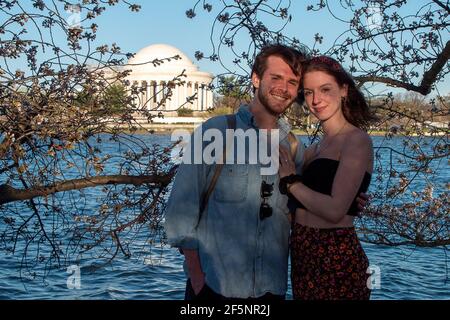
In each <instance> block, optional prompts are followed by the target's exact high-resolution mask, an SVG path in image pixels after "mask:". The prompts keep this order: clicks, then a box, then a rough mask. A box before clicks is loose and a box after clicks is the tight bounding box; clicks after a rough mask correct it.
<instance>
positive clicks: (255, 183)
mask: <svg viewBox="0 0 450 320" xmlns="http://www.w3.org/2000/svg"><path fill="white" fill-rule="evenodd" d="M302 60H303V55H302V54H301V53H300V52H298V51H297V50H294V49H292V48H289V47H286V46H282V45H272V46H268V47H266V48H264V49H262V50H261V52H260V53H259V54H258V56H257V57H256V59H255V63H254V66H253V69H252V75H251V77H252V78H251V80H252V83H253V87H254V98H253V100H252V101H251V102H250V104H249V105H244V106H241V107H240V109H239V110H238V112H237V113H236V116H235V120H236V123H235V125H236V129H242V130H244V132H249V130H250V131H251V130H253V131H254V132H255V133H256V136H258V137H260V136H261V135H262V133H263V131H264V130H262V129H265V130H267V131H268V132H269V136H270V135H271V134H272V133H274V132H275V131H276V133H278V134H279V140H278V141H277V144H278V143H279V144H281V145H284V146H286V147H292V143H291V144H290V143H289V139H288V133H289V131H290V126H289V125H288V124H287V123H286V122H285V121H284V120H283V119H281V118H280V115H281V114H283V112H284V111H285V110H286V109H287V108H288V107H289V106H290V105H291V104H292V103H293V102H294V100H295V98H296V97H297V92H298V89H299V84H300V75H301V74H300V73H301V62H302ZM227 128H228V125H227V119H226V117H225V116H219V117H214V118H211V119H209V120H208V121H206V122H205V123H204V124H203V125H202V126H201V127H200V128H199V129H197V130H201V132H207V131H208V130H209V129H217V130H220V132H221V133H223V137H225V136H226V135H225V132H226V129H227ZM274 129H276V130H274ZM194 136H195V133H194ZM194 140H195V139H194ZM191 142H192V140H191ZM195 142H196V141H194V143H195ZM207 146H208V143H205V142H203V143H202V145H201V148H199V149H195V146H193V144H192V143H191V146H190V147H191V151H192V152H193V153H195V150H197V153H198V152H199V151H198V150H200V152H202V151H203V150H205V147H207ZM258 146H259V147H260V145H258ZM294 146H295V147H296V148H297V149H296V150H293V151H294V152H293V154H294V153H295V164H296V167H297V169H298V171H300V168H301V165H302V159H303V144H302V143H296V144H294ZM251 147H252V146H250V145H249V144H246V150H245V152H246V154H247V156H246V162H245V164H237V163H238V161H237V158H238V156H239V155H236V154H235V157H234V159H233V160H234V162H233V164H229V162H228V161H227V163H226V164H224V165H223V167H222V170H221V172H220V176H219V177H218V179H217V183H216V184H215V186H214V189H213V191H212V192H211V194H210V196H209V198H208V201H207V204H206V208H205V209H204V210H203V212H202V213H201V212H200V211H201V203H202V199H203V197H204V195H205V193H206V191H207V189H208V187H209V186H210V184H211V180H212V179H213V176H214V172H215V170H216V165H215V164H207V163H205V162H202V163H193V164H186V163H183V164H181V165H180V167H179V169H178V173H177V175H176V177H175V181H174V185H173V188H172V193H171V195H170V199H169V201H168V206H167V211H166V223H165V228H166V233H167V237H168V242H169V244H171V245H172V246H174V247H178V248H180V249H182V251H183V253H184V256H185V265H184V267H185V272H186V275H187V277H188V281H187V286H186V299H195V298H196V299H223V298H264V299H265V298H269V299H284V297H285V294H286V290H287V277H288V251H289V248H288V245H289V232H290V220H289V217H288V209H287V205H286V204H287V197H285V196H284V195H282V194H280V192H279V190H278V183H279V178H278V173H277V170H275V171H274V172H273V173H272V174H265V175H262V174H261V172H262V171H261V168H262V167H264V165H261V164H259V163H257V164H250V163H249V161H248V160H249V157H248V156H250V157H251V156H252V155H251V154H249V152H250V150H249V149H251ZM226 152H229V150H227V151H226ZM250 153H251V152H250ZM193 157H195V155H192V158H193ZM277 161H278V159H277Z"/></svg>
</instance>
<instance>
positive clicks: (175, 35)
mask: <svg viewBox="0 0 450 320" xmlns="http://www.w3.org/2000/svg"><path fill="white" fill-rule="evenodd" d="M132 2H133V3H137V4H140V5H141V6H142V9H141V11H140V12H138V13H135V12H130V11H129V10H127V8H126V6H124V5H119V6H114V7H110V8H108V9H107V10H106V12H104V13H103V14H102V15H101V16H100V17H99V18H97V19H96V21H95V22H96V23H97V24H98V25H99V31H98V33H97V44H111V43H114V42H115V43H117V44H118V45H119V46H120V47H121V48H122V51H124V52H137V51H139V49H141V48H143V47H146V46H148V45H151V44H155V43H166V44H170V45H173V46H175V47H177V48H179V49H180V50H181V51H183V52H184V53H185V54H186V55H187V56H188V57H190V58H191V59H192V60H193V62H194V63H195V64H197V65H198V66H199V67H200V69H201V70H203V71H208V72H211V73H213V74H219V73H221V72H223V71H224V69H223V68H222V67H221V66H220V65H219V64H218V63H213V62H210V61H208V60H201V61H196V60H195V58H194V53H195V51H197V50H200V51H203V52H205V53H210V52H211V42H210V30H211V25H212V23H213V18H214V15H213V14H208V13H206V12H204V11H203V9H202V8H199V9H198V10H197V16H196V17H195V18H194V19H188V18H187V17H186V15H185V12H186V10H187V9H189V8H191V7H192V5H193V4H194V3H195V2H196V1H194V0H165V1H153V0H145V1H144V0H135V1H132ZM209 2H211V4H212V5H213V12H214V9H217V8H216V7H215V4H218V1H217V0H210V1H209ZM286 2H287V1H283V3H286ZM413 2H414V1H413ZM46 3H48V1H46ZM306 6H307V4H306V3H305V2H304V1H298V0H293V1H292V3H291V9H290V13H292V15H293V18H292V22H291V23H290V24H289V25H288V27H287V28H286V29H285V34H286V35H288V36H290V37H293V36H294V37H296V38H297V39H299V40H300V41H301V42H302V43H304V44H306V45H307V46H312V45H313V38H314V34H316V33H320V34H321V35H322V36H324V37H325V38H324V43H323V45H322V46H321V49H327V48H329V47H330V46H331V44H332V41H333V40H334V39H336V37H337V36H339V35H340V34H341V33H342V32H344V31H345V30H346V27H347V25H346V24H344V23H342V22H339V21H338V20H335V19H332V18H331V16H330V15H329V13H328V12H327V11H326V10H322V11H320V12H307V11H306ZM339 8H340V6H339V4H338V1H336V4H335V9H336V13H337V14H338V16H342V17H343V16H344V13H345V12H344V11H342V10H341V9H339ZM414 9H415V8H414ZM215 12H217V10H216V11H215ZM406 13H408V12H405V14H406ZM400 14H401V13H400ZM63 15H64V13H63ZM66 16H69V13H66ZM264 22H265V23H266V24H267V25H268V26H272V27H275V26H279V25H280V23H279V22H277V21H275V20H274V19H270V18H269V17H265V18H264ZM86 24H88V23H87V22H86ZM89 24H90V22H89ZM448 38H450V36H449V37H448ZM448 38H447V40H448ZM61 39H62V37H61ZM444 40H445V39H444ZM247 43H248V39H245V38H244V39H241V45H247ZM230 66H231V64H230ZM448 78H449V77H447V79H446V81H445V83H441V84H439V85H438V88H439V89H440V92H441V94H442V93H444V94H445V93H447V94H448V93H449V92H450V79H448ZM382 90H383V87H382V86H380V85H377V86H376V87H375V91H382ZM394 91H397V90H394ZM401 92H404V91H401Z"/></svg>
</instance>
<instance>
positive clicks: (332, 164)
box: [288, 158, 372, 216]
mask: <svg viewBox="0 0 450 320" xmlns="http://www.w3.org/2000/svg"><path fill="white" fill-rule="evenodd" d="M338 167H339V161H338V160H334V159H328V158H317V159H314V160H313V161H311V163H310V164H309V165H308V166H307V167H306V168H305V170H304V171H303V175H302V183H303V184H304V185H305V186H307V187H308V188H310V189H312V190H314V191H316V192H320V193H323V194H327V195H331V191H332V188H333V181H334V176H335V175H336V172H337V169H338ZM371 178H372V175H371V174H370V173H368V172H366V173H365V174H364V179H363V181H362V182H361V186H360V187H359V190H358V193H357V194H356V195H355V199H354V200H353V202H352V205H351V206H350V209H349V210H348V212H347V214H348V215H350V216H357V215H358V204H357V202H356V197H357V196H358V195H359V194H360V193H361V192H364V193H365V192H366V191H367V189H368V188H369V184H370V180H371ZM288 207H289V211H290V212H295V209H297V208H302V209H306V208H305V206H304V205H303V204H302V203H301V202H300V201H298V200H297V199H296V198H294V197H293V196H292V195H289V201H288Z"/></svg>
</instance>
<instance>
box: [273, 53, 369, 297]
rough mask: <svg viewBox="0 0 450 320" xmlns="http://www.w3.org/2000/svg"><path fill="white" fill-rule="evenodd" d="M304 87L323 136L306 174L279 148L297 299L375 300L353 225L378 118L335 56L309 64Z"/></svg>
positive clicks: (309, 158) (310, 156)
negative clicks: (297, 170) (290, 218)
mask: <svg viewBox="0 0 450 320" xmlns="http://www.w3.org/2000/svg"><path fill="white" fill-rule="evenodd" d="M302 85H303V92H304V97H305V102H306V103H307V105H308V107H309V110H310V111H311V113H312V114H314V116H316V117H317V118H318V119H319V121H320V122H321V126H322V129H323V132H324V135H323V137H322V139H321V141H320V142H318V143H315V144H313V145H311V146H310V147H309V148H308V149H307V150H306V152H305V164H304V167H303V174H302V176H301V177H300V176H298V175H295V166H294V164H293V162H292V160H291V158H290V156H289V151H288V150H287V149H284V148H281V150H280V169H279V173H280V178H281V179H280V190H281V191H282V192H286V193H287V194H288V196H289V199H290V200H289V206H290V209H291V210H293V211H291V212H295V223H294V224H293V230H292V234H291V268H292V270H291V278H292V288H293V295H294V299H302V300H303V299H328V300H330V299H369V297H370V289H369V288H368V286H367V279H368V277H369V274H368V273H367V271H368V270H367V268H368V266H369V262H368V259H367V257H366V255H365V253H364V250H363V249H362V247H361V244H360V242H359V240H358V238H357V235H356V232H355V229H354V225H353V220H354V218H355V216H356V215H357V211H358V209H357V202H356V201H355V198H356V196H357V195H358V194H359V193H361V192H366V191H367V188H368V186H369V183H370V179H371V173H372V170H373V151H372V141H371V139H370V137H369V135H368V134H367V133H366V132H365V131H364V128H366V127H367V126H368V124H369V122H370V121H371V120H372V119H373V118H372V116H371V114H370V112H369V109H368V105H367V103H366V101H365V99H364V97H363V95H362V94H361V92H360V91H359V90H358V89H357V88H356V86H355V82H354V81H353V79H352V78H351V76H350V75H349V74H348V73H347V72H346V71H345V70H344V69H343V68H342V66H341V65H340V64H339V63H338V62H337V61H335V60H334V59H332V58H330V57H326V56H320V57H315V58H312V59H310V60H309V61H308V62H307V63H306V64H305V66H304V70H303V74H302Z"/></svg>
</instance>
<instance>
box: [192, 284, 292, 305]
mask: <svg viewBox="0 0 450 320" xmlns="http://www.w3.org/2000/svg"><path fill="white" fill-rule="evenodd" d="M184 300H210V301H221V300H236V301H239V300H256V301H281V300H285V296H279V295H275V294H272V293H270V292H268V293H266V294H265V295H263V296H262V297H259V298H248V299H239V298H227V297H224V296H222V295H220V294H218V293H216V292H214V291H213V290H212V289H211V288H210V287H208V285H207V284H206V283H205V285H204V286H203V288H202V290H200V292H199V293H198V295H195V293H194V289H193V288H192V284H191V280H190V279H188V280H187V281H186V292H185V294H184Z"/></svg>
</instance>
